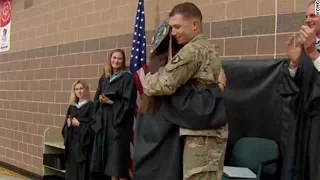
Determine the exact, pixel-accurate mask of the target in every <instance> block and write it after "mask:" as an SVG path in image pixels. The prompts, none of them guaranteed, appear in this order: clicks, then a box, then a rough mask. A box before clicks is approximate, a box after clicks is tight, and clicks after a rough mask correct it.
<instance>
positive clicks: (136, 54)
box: [130, 0, 147, 177]
mask: <svg viewBox="0 0 320 180" xmlns="http://www.w3.org/2000/svg"><path fill="white" fill-rule="evenodd" d="M130 71H131V73H132V74H133V76H134V79H135V81H136V84H137V102H136V107H135V118H136V117H137V114H138V109H139V106H140V101H141V94H142V93H143V88H142V85H141V81H142V80H143V78H144V76H145V75H146V72H147V67H146V36H145V15H144V2H143V0H139V1H138V7H137V15H136V19H135V27H134V34H133V41H132V50H131V59H130ZM134 124H135V123H134ZM134 127H135V126H133V129H132V134H131V143H130V150H131V166H130V176H131V177H132V159H133V147H134V144H133V139H134Z"/></svg>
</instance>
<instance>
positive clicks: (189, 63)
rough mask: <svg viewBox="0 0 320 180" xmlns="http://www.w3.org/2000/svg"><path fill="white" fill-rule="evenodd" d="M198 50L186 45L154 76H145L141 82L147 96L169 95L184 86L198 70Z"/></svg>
mask: <svg viewBox="0 0 320 180" xmlns="http://www.w3.org/2000/svg"><path fill="white" fill-rule="evenodd" d="M199 51H200V49H199V48H196V47H193V46H191V45H186V46H185V47H183V48H182V49H181V50H180V52H179V53H178V54H177V55H176V56H175V57H173V58H172V60H171V61H170V62H168V63H167V64H166V66H164V67H161V68H160V69H159V70H158V71H157V72H156V73H154V74H152V75H151V74H150V73H149V74H147V75H146V76H145V78H144V80H143V82H142V86H143V90H144V93H145V94H146V95H147V96H163V95H171V94H173V93H175V92H176V90H177V89H178V88H179V87H180V86H181V85H183V84H185V83H186V82H187V81H188V80H189V79H190V78H191V77H192V76H193V75H194V74H195V73H196V72H197V71H198V69H199V67H200V62H199V61H198V60H197V56H198V54H199Z"/></svg>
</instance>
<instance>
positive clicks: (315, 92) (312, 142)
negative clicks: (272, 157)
mask: <svg viewBox="0 0 320 180" xmlns="http://www.w3.org/2000/svg"><path fill="white" fill-rule="evenodd" d="M318 77H319V72H318V71H317V69H316V68H315V67H314V65H313V63H312V61H311V60H310V58H309V57H308V56H307V55H306V54H305V53H302V55H301V62H300V64H299V68H298V71H297V74H296V76H295V78H291V76H290V74H289V70H288V63H287V64H285V67H284V72H283V76H282V83H281V85H280V88H279V93H280V95H281V96H282V97H283V99H284V100H285V101H286V102H287V103H288V104H289V106H290V107H291V108H290V109H291V112H287V113H286V114H287V116H286V118H284V119H283V120H284V121H286V123H283V124H286V126H283V127H282V128H283V131H284V132H286V134H284V135H283V138H282V143H281V149H282V152H283V167H282V178H281V179H283V180H301V179H303V180H320V156H319V152H320V138H319V137H320V111H319V110H320V103H319V97H320V89H319V88H320V87H319V85H320V82H319V78H318Z"/></svg>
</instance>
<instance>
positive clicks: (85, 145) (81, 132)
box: [62, 101, 94, 180]
mask: <svg viewBox="0 0 320 180" xmlns="http://www.w3.org/2000/svg"><path fill="white" fill-rule="evenodd" d="M92 113H93V102H92V101H88V102H87V103H86V104H84V105H82V106H81V107H79V108H78V107H76V106H75V105H70V106H69V108H68V111H67V116H66V120H65V124H64V126H63V129H62V135H63V137H64V145H65V163H66V179H78V180H87V179H90V158H91V152H92V145H93V137H94V134H93V133H94V132H93V131H92V129H91V125H92V124H94V120H93V118H92ZM69 115H71V116H72V117H75V118H77V119H78V120H79V122H80V126H79V127H73V126H70V127H68V126H67V119H68V118H69Z"/></svg>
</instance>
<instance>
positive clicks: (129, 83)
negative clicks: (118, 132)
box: [112, 73, 137, 127]
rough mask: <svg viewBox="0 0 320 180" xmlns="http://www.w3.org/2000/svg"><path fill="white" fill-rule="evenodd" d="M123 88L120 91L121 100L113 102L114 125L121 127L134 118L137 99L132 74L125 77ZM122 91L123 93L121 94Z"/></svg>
mask: <svg viewBox="0 0 320 180" xmlns="http://www.w3.org/2000/svg"><path fill="white" fill-rule="evenodd" d="M123 76H124V77H123V79H122V83H121V84H122V88H121V89H120V90H118V92H117V94H118V95H119V100H115V101H114V102H113V105H112V106H113V118H114V119H113V123H114V126H115V127H117V126H119V125H120V124H121V123H122V122H123V121H124V120H125V119H126V118H128V116H129V119H131V118H130V116H132V117H133V115H134V114H133V113H134V107H135V103H136V99H137V89H136V83H135V80H134V78H133V76H132V75H131V74H130V73H126V74H125V75H123ZM119 91H121V92H119Z"/></svg>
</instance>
